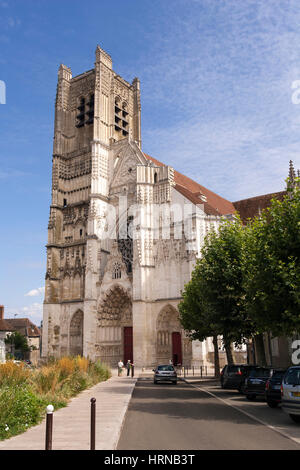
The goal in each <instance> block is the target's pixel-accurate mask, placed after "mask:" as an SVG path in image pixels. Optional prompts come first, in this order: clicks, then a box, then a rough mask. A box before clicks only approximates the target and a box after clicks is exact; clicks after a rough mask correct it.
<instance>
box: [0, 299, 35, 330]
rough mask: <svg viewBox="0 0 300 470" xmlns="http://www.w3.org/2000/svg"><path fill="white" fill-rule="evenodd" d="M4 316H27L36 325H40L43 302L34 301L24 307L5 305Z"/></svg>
mask: <svg viewBox="0 0 300 470" xmlns="http://www.w3.org/2000/svg"><path fill="white" fill-rule="evenodd" d="M5 317H6V318H29V320H31V321H32V322H33V323H35V324H36V325H38V326H39V325H40V323H41V320H42V319H43V304H41V303H39V302H34V303H32V304H30V305H26V306H24V307H16V308H14V307H7V308H6V309H5Z"/></svg>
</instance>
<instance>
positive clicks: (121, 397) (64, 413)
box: [0, 369, 140, 450]
mask: <svg viewBox="0 0 300 470" xmlns="http://www.w3.org/2000/svg"><path fill="white" fill-rule="evenodd" d="M139 374H140V371H139V369H136V370H135V377H133V378H132V377H127V376H126V375H125V371H124V372H123V376H122V377H118V376H117V370H112V377H111V378H110V379H109V380H107V381H105V382H100V383H99V384H97V385H95V386H94V387H92V388H90V389H88V390H84V391H83V392H81V393H80V394H79V395H78V396H77V397H75V398H73V399H72V400H71V401H70V402H69V404H68V406H67V407H66V408H60V409H59V410H57V411H54V414H53V441H52V449H53V450H89V448H90V406H91V403H90V399H91V398H92V397H95V398H96V400H97V401H96V450H113V449H115V448H116V446H117V444H118V440H119V437H120V433H121V430H122V425H123V421H124V417H125V414H126V411H127V408H128V405H129V401H130V398H131V395H132V392H133V389H134V387H135V384H136V381H137V378H138V376H139ZM45 430H46V425H45V420H43V422H42V423H41V424H39V425H37V426H34V427H32V428H30V429H28V431H26V432H25V433H23V434H19V435H18V436H14V437H12V438H10V439H7V440H5V441H0V450H44V449H45Z"/></svg>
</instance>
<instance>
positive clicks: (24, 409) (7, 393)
mask: <svg viewBox="0 0 300 470" xmlns="http://www.w3.org/2000/svg"><path fill="white" fill-rule="evenodd" d="M45 406H46V403H45V402H44V401H43V400H42V399H41V398H38V397H37V396H36V395H35V394H34V393H33V392H32V390H31V389H30V387H29V386H28V385H17V386H13V387H12V386H8V385H5V386H4V387H2V388H1V389H0V409H1V413H0V439H5V438H8V437H10V436H14V435H15V434H19V433H21V432H24V431H26V429H28V428H29V427H30V426H33V425H35V424H37V423H38V422H39V421H40V420H41V419H42V417H43V411H44V409H45Z"/></svg>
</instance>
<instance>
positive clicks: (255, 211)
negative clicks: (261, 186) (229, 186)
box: [233, 191, 286, 223]
mask: <svg viewBox="0 0 300 470" xmlns="http://www.w3.org/2000/svg"><path fill="white" fill-rule="evenodd" d="M285 195H286V191H280V192H278V193H270V194H263V195H262V196H255V197H249V198H247V199H242V200H240V201H236V202H234V203H233V205H234V207H235V209H236V211H237V212H238V213H239V214H240V217H241V219H242V221H243V223H246V222H247V219H253V218H254V217H255V216H257V215H259V214H260V212H261V211H263V210H264V209H266V208H267V207H269V206H270V204H271V199H274V198H275V199H279V200H280V201H281V200H282V199H283V197H284V196H285Z"/></svg>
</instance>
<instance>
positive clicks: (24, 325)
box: [0, 318, 41, 336]
mask: <svg viewBox="0 0 300 470" xmlns="http://www.w3.org/2000/svg"><path fill="white" fill-rule="evenodd" d="M21 330H22V332H23V334H26V335H27V336H40V335H41V333H40V330H39V329H38V327H37V326H36V325H35V324H34V323H32V322H31V321H30V320H29V319H28V318H6V319H5V320H0V331H21Z"/></svg>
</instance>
